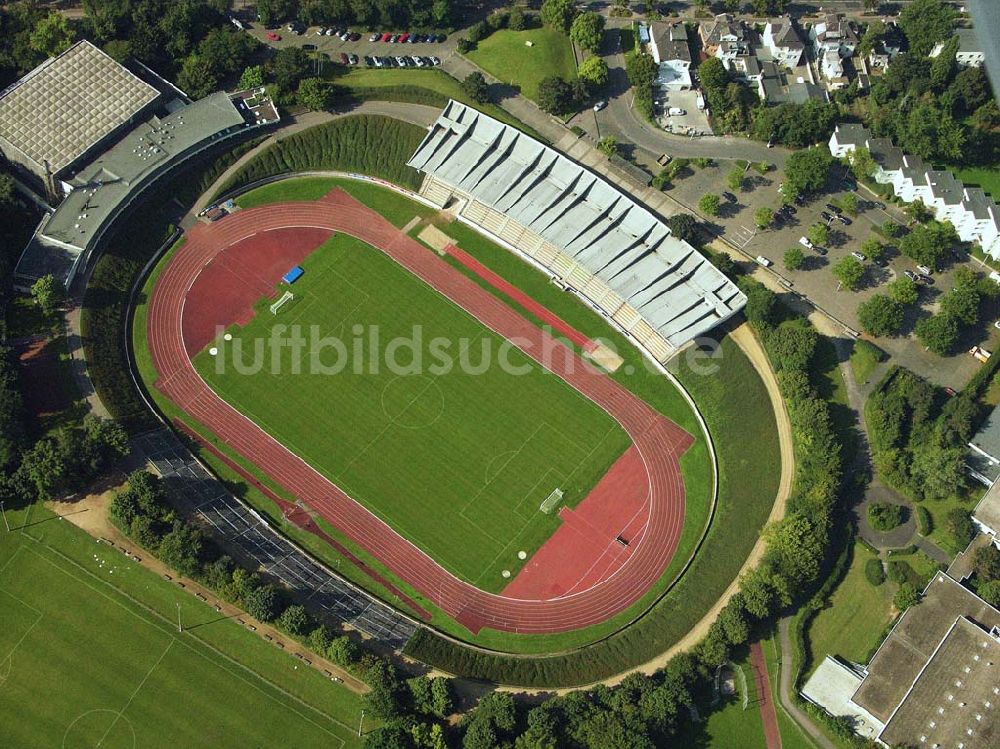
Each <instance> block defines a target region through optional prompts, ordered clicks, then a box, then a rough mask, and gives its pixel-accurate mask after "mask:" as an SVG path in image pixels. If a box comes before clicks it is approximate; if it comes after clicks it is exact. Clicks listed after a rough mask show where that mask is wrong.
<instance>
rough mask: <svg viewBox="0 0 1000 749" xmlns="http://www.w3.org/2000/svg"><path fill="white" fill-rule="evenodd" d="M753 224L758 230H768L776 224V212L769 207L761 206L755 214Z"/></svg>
mask: <svg viewBox="0 0 1000 749" xmlns="http://www.w3.org/2000/svg"><path fill="white" fill-rule="evenodd" d="M753 222H754V225H756V227H757V228H758V229H762V230H763V229H766V228H768V227H769V226H770V225H771V224H772V223H774V211H772V210H771V209H770V208H768V207H767V206H761V207H760V208H758V209H757V210H756V211H754V212H753Z"/></svg>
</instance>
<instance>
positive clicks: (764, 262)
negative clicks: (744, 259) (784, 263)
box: [754, 255, 773, 268]
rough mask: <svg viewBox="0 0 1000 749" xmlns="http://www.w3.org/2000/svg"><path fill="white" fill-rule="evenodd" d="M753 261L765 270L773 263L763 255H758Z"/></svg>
mask: <svg viewBox="0 0 1000 749" xmlns="http://www.w3.org/2000/svg"><path fill="white" fill-rule="evenodd" d="M754 260H756V261H757V262H758V263H759V264H760V265H763V266H764V267H765V268H770V267H771V266H772V265H773V263H772V262H771V261H770V260H768V259H767V258H766V257H764V256H763V255H758V256H757V257H755V258H754Z"/></svg>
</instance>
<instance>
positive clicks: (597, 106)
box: [594, 99, 608, 112]
mask: <svg viewBox="0 0 1000 749" xmlns="http://www.w3.org/2000/svg"><path fill="white" fill-rule="evenodd" d="M606 106H608V102H607V101H606V100H604V99H601V100H600V101H599V102H597V103H596V104H595V105H594V111H595V112H600V111H601V110H602V109H604V108H605V107H606Z"/></svg>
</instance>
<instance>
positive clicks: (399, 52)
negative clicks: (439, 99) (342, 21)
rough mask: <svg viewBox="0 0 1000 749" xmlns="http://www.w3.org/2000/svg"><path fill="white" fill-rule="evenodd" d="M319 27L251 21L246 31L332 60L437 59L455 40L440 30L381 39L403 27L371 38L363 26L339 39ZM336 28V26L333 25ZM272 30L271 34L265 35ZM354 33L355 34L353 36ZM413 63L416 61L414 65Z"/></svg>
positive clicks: (277, 44) (278, 45) (280, 46)
mask: <svg viewBox="0 0 1000 749" xmlns="http://www.w3.org/2000/svg"><path fill="white" fill-rule="evenodd" d="M320 30H321V29H320V28H318V27H316V26H311V27H309V28H307V29H306V30H305V31H304V32H303V33H302V34H294V33H292V32H290V31H289V30H288V27H287V25H283V26H280V27H278V28H275V29H271V30H268V29H265V28H264V26H263V25H262V24H259V23H253V24H250V28H248V29H246V33H248V34H251V35H252V36H254V37H256V38H257V39H259V40H260V41H261V42H263V43H264V44H267V45H268V46H271V47H274V48H275V49H283V48H285V47H303V48H304V49H306V50H308V51H310V52H319V53H320V54H323V55H326V56H327V57H329V59H331V60H333V61H334V62H340V61H341V57H340V55H341V54H346V55H356V56H357V58H358V60H359V64H362V65H363V64H364V58H365V56H369V57H418V58H423V57H426V58H432V57H433V58H438V59H439V60H440V59H441V58H442V57H443V56H444V55H445V54H446V53H447V52H450V50H451V49H452V47H453V45H454V43H453V42H449V40H448V38H447V37H444V35H443V34H436V35H435V38H436V39H440V40H441V41H419V42H415V43H414V42H410V41H409V38H408V39H407V41H405V42H400V41H398V40H397V41H396V42H395V43H393V42H389V41H382V38H383V36H384V35H386V34H389V35H390V37H391V36H396V37H399V36H401V35H403V34H406V33H407V32H406V30H405V29H403V30H397V31H391V32H390V31H388V30H386V31H384V32H380V33H379V38H378V40H377V41H373V40H372V37H373V36H374V34H375V32H374V31H366V30H363V29H350V30H348V31H350V32H351V33H352V35H353V36H352V38H348V39H341V38H340V37H339V36H337V35H336V34H322V35H320V34H318V33H317V32H318V31H320ZM335 31H337V29H335ZM269 34H272V35H273V37H280V38H277V39H276V38H273V37H269V36H268V35H269ZM353 37H357V38H356V39H355V38H353ZM413 67H416V65H413Z"/></svg>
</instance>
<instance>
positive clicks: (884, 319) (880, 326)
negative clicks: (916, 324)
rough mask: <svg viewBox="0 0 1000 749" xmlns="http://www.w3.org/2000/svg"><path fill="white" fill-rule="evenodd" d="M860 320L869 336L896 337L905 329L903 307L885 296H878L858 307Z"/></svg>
mask: <svg viewBox="0 0 1000 749" xmlns="http://www.w3.org/2000/svg"><path fill="white" fill-rule="evenodd" d="M858 320H859V322H860V323H861V328H862V330H864V331H865V332H866V333H868V334H869V335H874V336H887V335H888V336H891V335H896V333H898V332H899V330H900V328H902V327H903V305H901V304H900V303H899V302H897V301H895V300H893V299H892V298H891V297H889V296H886V295H885V294H876V295H875V296H873V297H872V298H871V299H868V300H867V301H864V302H862V303H861V304H859V305H858Z"/></svg>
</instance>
